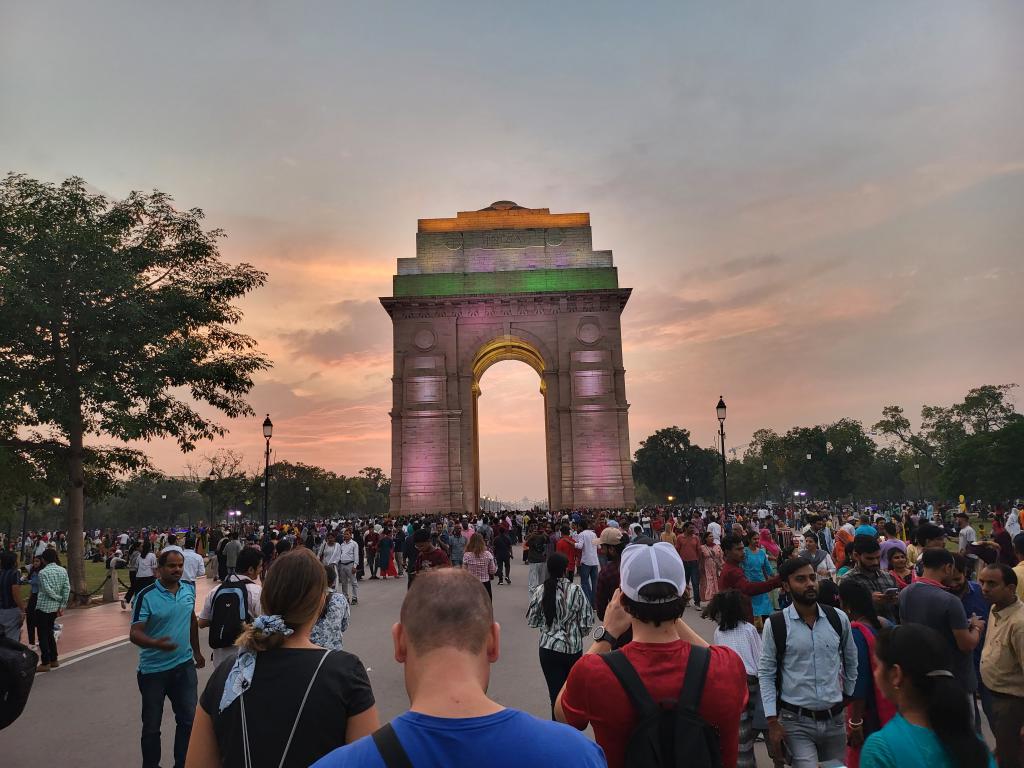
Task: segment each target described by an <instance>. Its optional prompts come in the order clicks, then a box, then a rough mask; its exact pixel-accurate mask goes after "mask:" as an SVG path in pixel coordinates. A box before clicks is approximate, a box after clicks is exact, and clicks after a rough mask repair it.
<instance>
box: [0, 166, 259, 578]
mask: <svg viewBox="0 0 1024 768" xmlns="http://www.w3.org/2000/svg"><path fill="white" fill-rule="evenodd" d="M202 221H203V212H202V211H201V210H199V209H197V208H193V209H191V210H187V211H182V210H178V209H176V208H175V207H174V206H173V204H172V199H171V197H170V196H169V195H167V194H165V193H163V192H159V191H154V192H151V193H148V194H146V193H142V192H132V193H130V194H129V195H128V196H127V197H126V198H124V199H123V200H109V199H108V198H107V197H105V196H103V195H100V194H94V193H92V192H90V191H89V190H88V189H87V187H86V183H85V181H84V180H82V179H80V178H70V179H67V180H66V181H64V182H63V183H61V184H59V185H55V184H49V183H45V182H40V181H37V180H34V179H30V178H28V177H27V176H24V175H20V174H9V175H8V176H7V177H6V178H5V179H4V181H3V182H2V183H0V446H3V447H6V448H9V449H11V450H13V451H17V452H19V453H21V454H23V455H29V456H40V455H48V456H50V457H54V458H55V459H56V460H59V461H61V462H62V464H63V466H64V467H65V469H66V476H67V484H68V497H69V504H68V526H67V527H68V529H69V530H70V531H72V532H73V531H78V530H81V529H82V519H83V508H84V493H85V489H86V483H87V480H92V479H94V476H90V475H89V474H88V473H87V472H86V466H85V464H86V458H87V457H86V452H87V448H86V438H87V437H90V441H89V442H90V445H92V444H93V443H94V442H98V441H101V440H102V439H103V438H114V439H116V440H122V441H129V440H140V439H141V440H149V439H152V438H157V437H172V438H174V439H175V440H176V441H177V443H178V445H179V446H180V447H181V449H182V450H183V451H189V450H192V449H193V448H194V447H195V444H196V442H197V441H199V440H204V439H209V438H212V437H215V436H219V435H223V434H224V433H225V432H226V428H225V427H224V426H223V425H222V424H221V423H219V422H217V421H215V420H214V419H213V418H211V417H210V416H209V415H208V414H209V409H206V410H200V409H199V408H198V407H196V406H197V404H199V403H205V404H207V405H209V406H212V408H213V410H214V411H216V412H219V413H221V414H223V415H224V416H227V417H231V418H234V417H239V416H246V415H251V414H252V409H251V408H250V407H249V405H248V403H247V402H246V400H245V396H246V395H247V394H248V392H249V391H250V389H251V388H252V386H253V379H252V377H253V374H255V373H256V372H258V371H261V370H264V369H266V368H268V367H269V366H270V362H269V361H268V360H267V358H266V357H265V356H264V355H263V354H262V353H260V352H259V350H258V348H257V345H256V342H255V341H254V340H253V339H251V338H250V337H248V336H246V335H244V334H241V333H238V332H237V331H234V330H232V327H233V326H235V325H236V324H237V323H238V322H239V321H240V319H241V316H242V315H241V311H240V310H239V309H238V308H237V307H236V306H235V304H234V302H235V301H236V300H237V299H239V298H241V297H243V296H244V295H246V294H247V293H249V292H250V291H252V290H254V289H256V288H259V287H260V286H262V285H263V284H264V282H265V281H266V275H265V274H264V273H263V272H261V271H259V270H257V269H255V268H254V267H252V266H250V265H249V264H244V263H243V264H235V265H232V264H228V263H226V262H225V261H224V260H223V259H222V258H221V255H220V252H219V250H218V242H219V240H220V239H221V237H222V236H223V233H222V232H221V231H220V230H217V229H212V230H204V229H203V227H202ZM91 450H93V451H98V453H96V455H97V456H98V457H101V458H102V460H103V461H101V463H102V464H104V465H105V466H107V467H108V468H110V469H112V470H113V471H123V470H127V469H130V468H132V466H133V465H134V466H138V465H139V464H141V463H142V462H143V457H141V456H140V455H139V454H138V453H137V452H133V451H127V450H124V449H113V450H111V449H98V448H92V449H91ZM69 539H70V547H71V549H70V551H69V564H70V575H71V578H72V588H73V589H74V590H75V591H76V592H79V593H81V592H83V591H84V584H85V576H84V567H83V564H82V552H81V539H80V537H78V536H76V535H72V536H70V537H69Z"/></svg>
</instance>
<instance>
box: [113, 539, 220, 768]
mask: <svg viewBox="0 0 1024 768" xmlns="http://www.w3.org/2000/svg"><path fill="white" fill-rule="evenodd" d="M157 566H158V570H157V577H158V578H157V580H156V581H155V582H153V583H152V584H150V585H149V586H147V587H144V588H143V589H142V590H141V591H140V592H139V593H138V594H137V595H136V596H135V609H134V610H133V611H132V628H131V632H130V633H129V635H128V639H129V640H131V641H132V642H133V643H135V645H137V646H139V672H138V680H139V692H140V693H141V694H142V766H143V768H159V766H160V721H161V720H162V719H163V715H164V697H165V696H166V697H167V698H168V699H170V700H171V708H172V709H173V710H174V720H175V724H176V727H175V730H174V768H184V765H185V754H186V752H188V740H189V737H190V736H191V735H192V719H193V718H194V716H195V711H196V701H197V698H198V690H197V688H198V680H197V677H196V667H203V666H205V664H206V661H205V659H203V654H202V651H201V650H200V648H199V624H198V622H197V621H196V615H195V606H196V590H195V587H194V586H192V585H191V584H186V583H184V582H182V580H181V574H182V570H183V568H184V566H185V558H184V557H183V556H182V553H181V552H180V551H179V550H177V549H172V550H164V551H163V552H161V553H160V556H159V557H158V558H157Z"/></svg>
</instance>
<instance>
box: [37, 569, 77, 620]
mask: <svg viewBox="0 0 1024 768" xmlns="http://www.w3.org/2000/svg"><path fill="white" fill-rule="evenodd" d="M70 597H71V582H70V581H68V572H67V571H65V570H64V569H63V568H61V567H60V566H59V565H57V564H56V563H50V564H49V565H48V566H46V567H45V568H43V569H42V570H41V571H39V594H38V596H37V597H36V610H37V611H42V612H43V613H56V612H57V611H60V610H63V609H64V607H65V606H66V605H67V604H68V599H69V598H70Z"/></svg>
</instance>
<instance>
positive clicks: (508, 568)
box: [498, 555, 512, 584]
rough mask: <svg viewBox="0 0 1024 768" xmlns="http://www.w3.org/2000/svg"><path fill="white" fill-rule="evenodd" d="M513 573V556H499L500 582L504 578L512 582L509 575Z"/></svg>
mask: <svg viewBox="0 0 1024 768" xmlns="http://www.w3.org/2000/svg"><path fill="white" fill-rule="evenodd" d="M511 573H512V556H511V555H508V556H507V557H499V558H498V582H499V583H500V582H501V581H502V580H503V579H504V580H505V581H507V582H508V583H509V584H511V583H512V579H510V578H509V575H510V574H511Z"/></svg>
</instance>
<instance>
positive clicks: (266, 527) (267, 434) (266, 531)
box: [263, 413, 274, 538]
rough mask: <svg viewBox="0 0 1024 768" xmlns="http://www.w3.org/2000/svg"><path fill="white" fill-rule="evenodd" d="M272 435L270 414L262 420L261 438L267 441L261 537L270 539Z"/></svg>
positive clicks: (272, 423)
mask: <svg viewBox="0 0 1024 768" xmlns="http://www.w3.org/2000/svg"><path fill="white" fill-rule="evenodd" d="M273 434H274V422H272V421H271V420H270V414H269V413H268V414H267V418H265V419H264V420H263V437H264V438H266V440H267V453H266V456H265V461H264V464H263V535H264V536H265V537H267V538H269V537H270V523H269V522H268V518H267V515H268V512H269V506H270V438H271V437H272V436H273Z"/></svg>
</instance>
